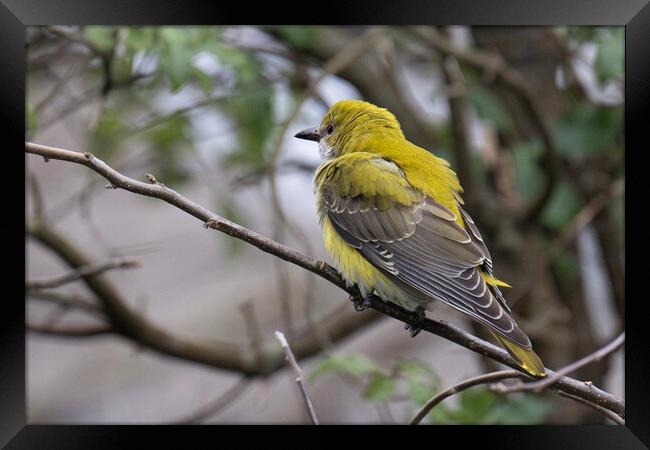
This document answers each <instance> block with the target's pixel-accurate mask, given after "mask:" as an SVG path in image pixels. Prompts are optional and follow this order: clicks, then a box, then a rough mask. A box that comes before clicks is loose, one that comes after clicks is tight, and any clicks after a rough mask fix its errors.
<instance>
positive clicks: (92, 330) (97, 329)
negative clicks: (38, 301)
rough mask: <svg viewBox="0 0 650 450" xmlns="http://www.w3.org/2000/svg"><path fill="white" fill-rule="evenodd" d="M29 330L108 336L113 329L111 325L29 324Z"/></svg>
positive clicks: (79, 335)
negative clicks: (62, 325) (57, 325)
mask: <svg viewBox="0 0 650 450" xmlns="http://www.w3.org/2000/svg"><path fill="white" fill-rule="evenodd" d="M27 331H29V332H30V333H34V334H42V335H44V336H58V337H70V338H79V337H96V336H108V335H110V334H111V333H112V332H113V331H112V330H111V327H107V326H105V325H87V326H81V325H79V326H72V325H70V326H65V327H54V326H49V325H37V324H31V323H30V324H27Z"/></svg>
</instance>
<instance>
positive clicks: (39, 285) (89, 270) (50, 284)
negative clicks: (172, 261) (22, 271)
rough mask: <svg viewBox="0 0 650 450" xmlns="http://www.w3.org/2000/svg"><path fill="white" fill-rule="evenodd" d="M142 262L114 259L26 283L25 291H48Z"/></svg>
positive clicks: (131, 259) (136, 265) (135, 265)
mask: <svg viewBox="0 0 650 450" xmlns="http://www.w3.org/2000/svg"><path fill="white" fill-rule="evenodd" d="M139 266H140V262H139V261H138V260H136V259H133V258H113V259H109V260H108V261H104V262H101V263H98V264H92V265H89V266H85V267H80V268H78V269H76V270H73V271H72V272H69V273H66V274H63V275H60V276H58V277H51V278H44V279H42V280H28V281H27V282H26V283H25V290H27V291H32V290H38V289H48V288H54V287H58V286H62V285H64V284H67V283H71V282H73V281H77V280H78V279H80V278H85V277H90V276H93V275H98V274H100V273H103V272H106V271H109V270H112V269H127V268H133V267H139Z"/></svg>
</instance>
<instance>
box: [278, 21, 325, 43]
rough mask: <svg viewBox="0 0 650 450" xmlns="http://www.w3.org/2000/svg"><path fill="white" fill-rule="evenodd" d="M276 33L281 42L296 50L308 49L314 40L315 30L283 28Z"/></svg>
mask: <svg viewBox="0 0 650 450" xmlns="http://www.w3.org/2000/svg"><path fill="white" fill-rule="evenodd" d="M277 31H278V34H279V35H280V36H281V38H282V40H284V41H286V42H288V43H290V44H293V45H294V46H295V47H297V48H310V47H312V45H313V44H314V41H315V39H316V29H315V28H314V27H313V26H284V27H280V28H279V29H278V30H277Z"/></svg>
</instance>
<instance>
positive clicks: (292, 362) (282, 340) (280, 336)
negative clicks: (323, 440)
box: [275, 331, 318, 425]
mask: <svg viewBox="0 0 650 450" xmlns="http://www.w3.org/2000/svg"><path fill="white" fill-rule="evenodd" d="M275 337H276V338H278V341H280V345H281V346H282V349H283V350H284V353H285V355H287V361H288V362H289V365H290V366H291V368H292V369H293V371H294V372H295V373H296V383H298V387H299V388H300V394H301V395H302V398H303V399H304V400H305V405H306V406H307V412H308V413H309V418H310V419H311V423H313V424H314V425H318V417H316V410H315V409H314V405H313V403H312V402H311V399H310V398H309V394H308V393H307V388H306V387H305V381H304V380H303V378H302V369H301V368H300V366H299V365H298V361H296V357H295V356H293V352H292V351H291V347H289V343H288V342H287V338H286V337H284V334H283V333H282V332H281V331H276V332H275Z"/></svg>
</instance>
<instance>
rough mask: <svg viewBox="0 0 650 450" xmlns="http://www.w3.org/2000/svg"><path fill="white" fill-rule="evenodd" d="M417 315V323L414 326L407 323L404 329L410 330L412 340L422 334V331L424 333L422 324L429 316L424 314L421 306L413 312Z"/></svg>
mask: <svg viewBox="0 0 650 450" xmlns="http://www.w3.org/2000/svg"><path fill="white" fill-rule="evenodd" d="M413 312H414V313H415V314H417V315H418V319H417V322H416V323H414V324H409V323H407V324H406V325H404V329H405V330H408V332H409V334H410V335H411V337H412V338H414V337H415V336H417V335H418V334H420V331H422V323H423V322H424V321H425V320H426V318H427V315H426V313H425V312H424V308H423V307H422V306H420V305H418V306H417V307H416V308H415V310H413Z"/></svg>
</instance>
